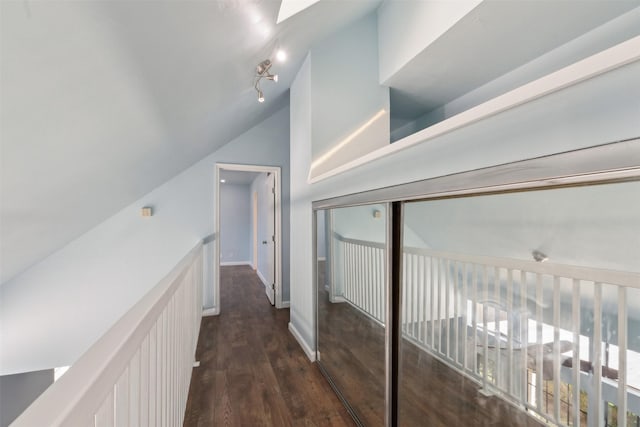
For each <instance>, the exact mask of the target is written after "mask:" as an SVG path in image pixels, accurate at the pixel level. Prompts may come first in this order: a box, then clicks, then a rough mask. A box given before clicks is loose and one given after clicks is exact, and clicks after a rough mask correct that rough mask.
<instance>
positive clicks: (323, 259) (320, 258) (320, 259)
mask: <svg viewBox="0 0 640 427" xmlns="http://www.w3.org/2000/svg"><path fill="white" fill-rule="evenodd" d="M326 260H327V258H326V257H323V256H321V257H318V261H326Z"/></svg>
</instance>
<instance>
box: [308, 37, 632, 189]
mask: <svg viewBox="0 0 640 427" xmlns="http://www.w3.org/2000/svg"><path fill="white" fill-rule="evenodd" d="M639 59H640V36H636V37H633V38H631V39H629V40H627V41H625V42H622V43H620V44H618V45H616V46H613V47H611V48H609V49H605V50H603V51H602V52H599V53H596V54H595V55H592V56H590V57H588V58H585V59H583V60H581V61H578V62H576V63H574V64H571V65H569V66H567V67H564V68H562V69H560V70H558V71H555V72H553V73H551V74H547V75H546V76H544V77H541V78H539V79H537V80H534V81H532V82H529V83H527V84H525V85H522V86H520V87H518V88H516V89H513V90H511V91H509V92H507V93H505V94H503V95H500V96H497V97H495V98H492V99H490V100H489V101H486V102H484V103H482V104H480V105H477V106H475V107H472V108H470V109H468V110H466V111H463V112H461V113H459V114H456V115H454V116H452V117H449V118H448V119H446V120H443V121H441V122H439V123H436V124H435V125H433V126H430V127H428V128H426V129H423V130H421V131H419V132H416V133H414V134H412V135H409V136H407V137H405V138H402V139H400V140H398V141H396V142H395V143H393V144H389V145H385V146H384V147H382V148H379V149H377V150H374V151H372V152H370V153H368V154H365V155H364V156H362V157H359V158H357V159H354V160H352V161H350V162H347V163H345V164H343V165H341V166H338V167H336V168H334V169H331V170H330V171H327V172H325V173H322V174H319V175H317V176H315V177H313V178H311V179H309V180H308V182H309V184H314V183H316V182H319V181H322V180H324V179H327V178H330V177H332V176H335V175H338V174H340V173H343V172H346V171H348V170H350V169H354V168H356V167H358V166H362V165H364V164H366V163H370V162H372V161H374V160H377V159H380V158H382V157H385V156H389V155H391V154H393V153H396V152H398V151H401V150H404V149H406V148H409V147H411V146H414V145H417V144H420V143H423V142H425V141H428V140H430V139H434V138H436V137H439V136H442V135H444V134H446V133H449V132H452V131H454V130H457V129H460V128H462V127H465V126H468V125H471V124H473V123H475V122H478V121H480V120H483V119H486V118H488V117H491V116H494V115H496V114H499V113H502V112H504V111H506V110H510V109H512V108H516V107H518V106H520V105H522V104H525V103H528V102H531V101H534V100H536V99H538V98H542V97H544V96H546V95H550V94H552V93H554V92H558V91H560V90H562V89H565V88H567V87H570V86H573V85H576V84H578V83H580V82H583V81H585V80H588V79H591V78H593V77H596V76H598V75H601V74H604V73H606V72H609V71H612V70H614V69H616V68H620V67H622V66H624V65H627V64H630V63H632V62H635V61H637V60H639Z"/></svg>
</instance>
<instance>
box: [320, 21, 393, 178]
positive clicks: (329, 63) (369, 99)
mask: <svg viewBox="0 0 640 427" xmlns="http://www.w3.org/2000/svg"><path fill="white" fill-rule="evenodd" d="M377 39H378V30H377V16H376V14H375V12H374V13H371V14H369V15H367V16H365V17H363V18H362V19H360V20H358V21H357V22H354V23H352V24H351V25H349V26H348V27H346V28H345V29H343V30H342V31H340V32H338V33H337V34H334V35H332V36H330V37H328V38H327V39H325V40H323V41H321V42H320V43H318V44H317V45H315V46H313V47H312V49H311V61H312V63H313V66H312V73H311V91H312V92H313V94H314V95H313V97H312V103H313V105H312V108H313V118H312V128H311V131H312V135H313V138H312V156H313V160H314V163H313V170H312V172H311V176H315V175H318V174H321V173H322V172H325V171H327V170H329V169H332V168H334V167H336V166H339V165H341V164H343V163H346V162H347V161H349V160H353V159H355V158H358V157H360V156H363V155H364V154H366V153H369V152H371V151H373V150H375V149H376V148H380V147H383V146H385V145H388V144H389V132H390V129H389V88H388V87H385V86H381V85H380V83H379V81H378V43H377ZM336 99H340V102H335V100H336ZM381 112H382V113H381ZM327 123H331V125H330V126H327Z"/></svg>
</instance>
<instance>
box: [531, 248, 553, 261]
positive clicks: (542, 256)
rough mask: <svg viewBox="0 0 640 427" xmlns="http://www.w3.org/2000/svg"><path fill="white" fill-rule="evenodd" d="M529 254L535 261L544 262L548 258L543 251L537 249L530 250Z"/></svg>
mask: <svg viewBox="0 0 640 427" xmlns="http://www.w3.org/2000/svg"><path fill="white" fill-rule="evenodd" d="M531 255H532V256H533V259H534V260H536V261H537V262H545V261H547V260H548V259H549V257H548V256H547V255H545V254H544V253H542V252H540V251H539V250H537V249H536V250H534V251H533V252H531Z"/></svg>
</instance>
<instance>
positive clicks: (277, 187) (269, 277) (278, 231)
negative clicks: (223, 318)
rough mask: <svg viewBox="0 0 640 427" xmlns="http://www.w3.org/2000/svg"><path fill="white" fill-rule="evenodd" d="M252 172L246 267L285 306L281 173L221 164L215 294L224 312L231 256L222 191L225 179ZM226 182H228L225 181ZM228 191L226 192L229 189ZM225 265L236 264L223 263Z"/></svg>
mask: <svg viewBox="0 0 640 427" xmlns="http://www.w3.org/2000/svg"><path fill="white" fill-rule="evenodd" d="M241 172H248V173H249V174H245V175H253V176H255V178H253V179H252V180H251V186H250V193H249V194H248V195H247V198H248V199H247V202H248V203H247V204H248V206H249V207H250V209H251V213H250V215H249V217H250V219H249V224H248V225H247V226H249V225H250V228H251V229H252V230H251V233H248V234H249V236H250V237H249V239H250V242H247V247H249V250H248V253H249V254H250V258H248V259H247V260H246V261H245V262H242V263H244V264H247V265H250V266H251V267H252V268H253V269H254V270H255V271H256V273H257V275H258V277H259V278H260V280H261V281H262V283H263V284H264V286H265V294H266V297H267V298H268V299H269V302H270V303H271V304H272V305H275V307H276V308H283V304H282V208H281V170H280V168H279V167H276V166H255V165H237V164H227V163H218V164H216V169H215V189H216V195H217V196H216V197H215V235H216V244H215V252H216V253H215V255H214V268H215V273H214V274H215V277H216V278H217V280H215V281H214V289H213V294H214V298H215V306H216V308H215V310H214V313H212V314H219V313H220V309H221V307H220V265H221V259H222V258H223V257H227V256H228V255H229V254H225V253H223V251H222V250H221V249H222V246H221V242H222V240H223V237H224V233H225V230H224V229H221V212H222V208H221V198H222V197H221V194H222V192H221V189H222V186H223V185H227V184H228V183H227V182H221V181H222V179H223V177H224V176H230V175H229V174H236V173H241ZM225 181H226V180H225ZM225 191H226V190H225ZM222 261H223V264H222V265H229V264H232V263H228V262H226V261H225V260H224V259H223V260H222Z"/></svg>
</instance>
